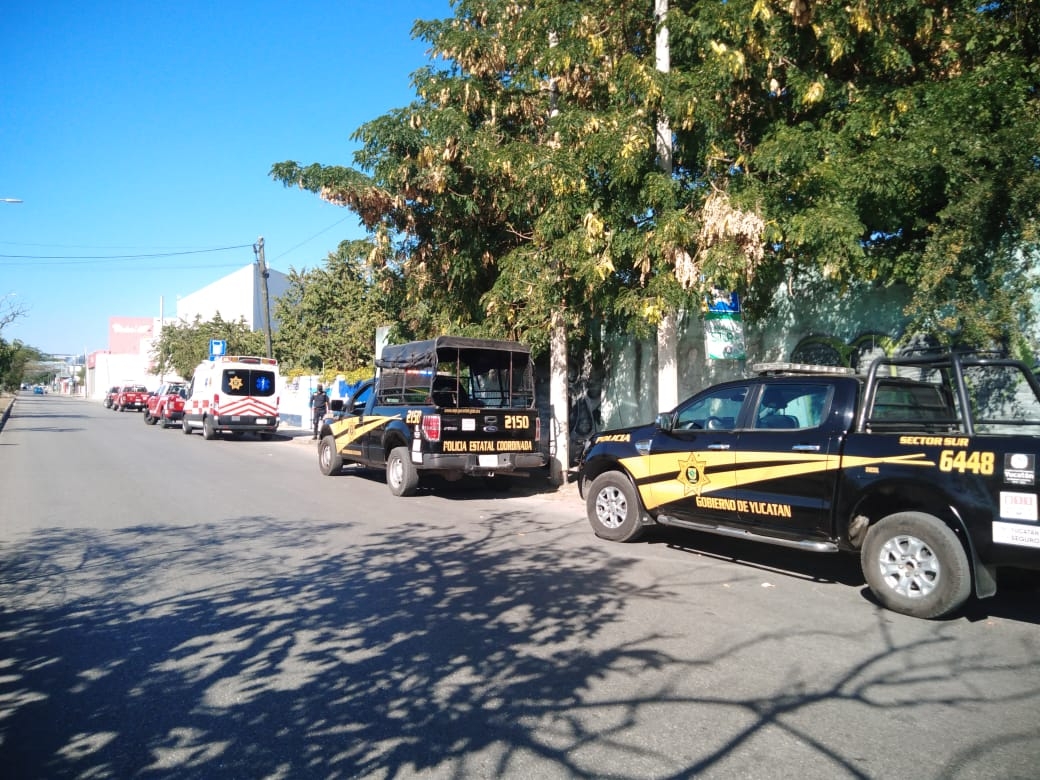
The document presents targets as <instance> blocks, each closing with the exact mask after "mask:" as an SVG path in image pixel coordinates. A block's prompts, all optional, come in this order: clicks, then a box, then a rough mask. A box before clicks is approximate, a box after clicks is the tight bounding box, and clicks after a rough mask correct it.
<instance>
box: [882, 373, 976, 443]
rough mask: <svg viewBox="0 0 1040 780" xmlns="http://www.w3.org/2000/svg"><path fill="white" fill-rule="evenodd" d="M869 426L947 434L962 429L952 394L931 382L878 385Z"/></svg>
mask: <svg viewBox="0 0 1040 780" xmlns="http://www.w3.org/2000/svg"><path fill="white" fill-rule="evenodd" d="M868 423H869V425H870V428H871V429H872V430H878V431H880V430H889V431H891V430H912V431H928V432H933V433H946V432H951V431H956V430H959V429H960V427H961V426H960V422H959V420H958V418H957V412H956V408H955V405H954V401H953V393H952V392H951V391H950V388H949V387H947V386H946V385H945V384H940V383H932V382H898V383H897V382H891V381H889V382H886V381H884V380H882V381H881V382H879V383H878V386H877V390H876V392H875V394H874V408H873V409H872V410H871V412H870V417H869V419H868Z"/></svg>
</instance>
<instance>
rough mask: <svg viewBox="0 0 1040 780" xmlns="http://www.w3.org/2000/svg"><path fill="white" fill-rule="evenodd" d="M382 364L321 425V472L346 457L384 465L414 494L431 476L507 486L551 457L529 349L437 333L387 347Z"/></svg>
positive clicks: (400, 489)
mask: <svg viewBox="0 0 1040 780" xmlns="http://www.w3.org/2000/svg"><path fill="white" fill-rule="evenodd" d="M376 367H377V369H379V373H378V375H377V377H376V378H375V379H372V380H369V381H368V382H364V383H363V384H362V385H361V386H360V387H358V389H357V390H355V391H354V393H353V395H352V396H351V397H350V398H349V399H348V400H347V402H346V404H345V407H344V409H343V411H342V414H340V415H334V416H333V418H332V419H326V421H325V424H324V425H323V426H322V429H321V434H320V439H321V441H320V442H319V444H318V466H319V468H320V469H321V472H322V473H323V474H326V475H333V474H337V473H339V472H340V470H341V468H342V467H343V464H345V463H356V464H360V465H362V466H367V467H370V468H379V469H385V470H386V483H387V485H388V486H389V487H390V492H391V493H393V494H394V495H395V496H409V495H412V494H414V493H415V492H416V490H417V489H418V487H419V480H420V477H421V476H422V475H425V474H436V475H438V476H440V477H442V478H444V479H446V480H449V481H455V480H458V479H461V478H462V477H463V476H467V475H468V476H477V477H484V478H487V479H491V480H494V481H493V482H492V484H493V485H496V486H501V487H508V486H509V482H508V481H506V480H507V479H508V477H507V475H517V476H528V475H529V473H530V472H531V471H532V470H536V469H540V468H543V467H544V466H545V465H546V463H547V462H548V457H547V455H546V454H545V453H544V452H543V451H542V450H541V448H540V446H539V445H540V441H541V421H540V419H539V416H538V410H537V408H536V405H535V396H534V374H533V370H532V365H531V353H530V349H529V348H528V347H526V346H524V345H522V344H518V343H516V342H513V341H497V340H492V339H475V338H462V337H455V336H439V337H438V338H436V339H431V340H428V341H415V342H410V343H408V344H399V345H390V346H386V347H384V348H383V352H382V355H381V356H380V357H379V359H378V360H377V361H376Z"/></svg>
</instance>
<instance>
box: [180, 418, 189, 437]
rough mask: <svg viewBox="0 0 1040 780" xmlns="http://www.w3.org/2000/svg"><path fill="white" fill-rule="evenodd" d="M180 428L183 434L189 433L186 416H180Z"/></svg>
mask: <svg viewBox="0 0 1040 780" xmlns="http://www.w3.org/2000/svg"><path fill="white" fill-rule="evenodd" d="M181 430H182V431H183V432H184V433H185V434H190V433H191V426H190V425H188V418H187V417H182V418H181Z"/></svg>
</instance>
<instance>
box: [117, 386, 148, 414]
mask: <svg viewBox="0 0 1040 780" xmlns="http://www.w3.org/2000/svg"><path fill="white" fill-rule="evenodd" d="M147 405H148V388H147V387H145V386H144V385H123V386H122V387H121V388H119V395H117V396H116V400H115V401H114V402H113V404H112V408H113V409H115V410H116V411H117V412H125V411H126V410H127V409H133V410H134V411H135V412H139V411H141V410H142V409H144V408H145V407H146V406H147Z"/></svg>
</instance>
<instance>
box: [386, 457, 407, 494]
mask: <svg viewBox="0 0 1040 780" xmlns="http://www.w3.org/2000/svg"><path fill="white" fill-rule="evenodd" d="M403 472H404V466H402V465H401V461H400V460H398V459H397V458H391V460H390V464H389V466H388V467H387V470H386V478H387V479H388V480H390V483H391V484H392V485H393V486H394V487H397V486H398V485H400V484H401V480H402V479H404V474H403Z"/></svg>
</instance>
